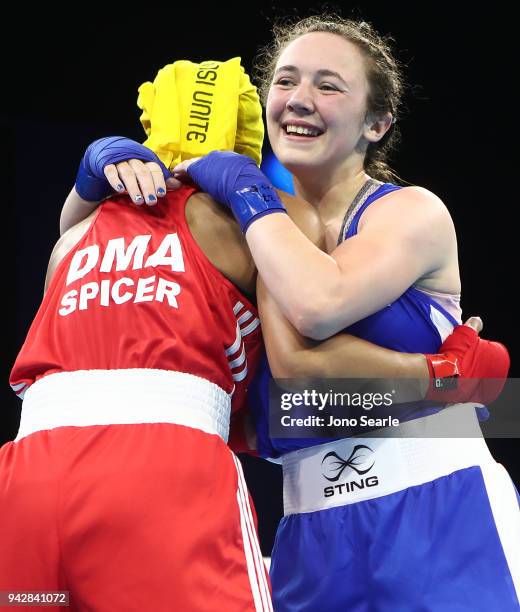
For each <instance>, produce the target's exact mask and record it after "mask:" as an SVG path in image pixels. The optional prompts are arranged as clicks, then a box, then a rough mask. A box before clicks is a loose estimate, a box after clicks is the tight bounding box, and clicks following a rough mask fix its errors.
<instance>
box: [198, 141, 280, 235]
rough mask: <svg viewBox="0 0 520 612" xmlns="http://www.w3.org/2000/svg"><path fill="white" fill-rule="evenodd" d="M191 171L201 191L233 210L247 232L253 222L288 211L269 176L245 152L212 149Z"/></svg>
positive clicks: (242, 228) (243, 229)
mask: <svg viewBox="0 0 520 612" xmlns="http://www.w3.org/2000/svg"><path fill="white" fill-rule="evenodd" d="M188 174H189V175H190V177H191V178H192V179H193V180H194V181H195V183H197V185H198V186H199V187H200V188H201V189H202V191H205V192H206V193H209V194H210V196H212V197H213V198H214V199H215V200H217V202H220V203H221V204H225V205H226V206H227V207H228V208H230V209H231V210H232V211H233V214H234V215H235V218H236V220H237V221H238V223H239V225H240V228H241V230H242V231H243V232H244V234H245V233H246V231H247V229H248V228H249V226H250V225H251V223H252V222H253V221H256V220H257V219H260V218H261V217H263V216H265V215H268V214H271V213H275V212H287V211H286V210H285V207H284V205H283V204H282V201H281V200H280V198H279V197H278V194H277V193H276V190H275V188H274V187H273V186H272V185H271V183H270V182H269V179H267V177H266V176H265V175H264V174H263V173H262V172H261V171H260V170H259V169H258V167H257V166H256V164H255V162H254V161H253V160H252V159H251V158H249V157H247V156H245V155H239V154H238V153H232V152H231V151H213V152H211V153H209V154H208V155H206V156H205V157H203V158H202V159H199V160H198V161H196V162H195V163H193V164H191V165H190V166H189V168H188Z"/></svg>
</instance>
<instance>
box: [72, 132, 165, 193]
mask: <svg viewBox="0 0 520 612" xmlns="http://www.w3.org/2000/svg"><path fill="white" fill-rule="evenodd" d="M128 159H140V160H141V161H144V162H156V163H157V164H159V165H160V166H161V170H162V171H163V174H164V177H165V178H170V177H171V176H172V175H171V173H170V171H169V170H168V169H167V168H166V166H165V165H164V164H163V163H162V161H161V160H160V159H159V158H158V157H157V155H156V154H155V153H154V152H153V151H152V150H150V149H148V148H147V147H145V146H143V145H142V144H139V143H138V142H135V140H130V138H125V137H124V136H108V137H107V138H100V139H99V140H95V141H94V142H93V143H92V144H90V145H89V146H88V148H87V150H86V151H85V155H84V156H83V159H82V160H81V163H80V165H79V169H78V174H77V176H76V184H75V188H76V191H77V193H78V195H79V196H80V197H81V198H83V199H84V200H87V201H88V202H98V201H100V200H103V199H104V198H106V197H107V196H109V195H110V194H111V193H112V191H113V189H112V187H111V186H110V183H109V182H108V180H107V178H106V176H105V174H104V172H103V170H104V168H105V167H106V166H108V165H110V164H117V163H119V162H122V161H126V160H128Z"/></svg>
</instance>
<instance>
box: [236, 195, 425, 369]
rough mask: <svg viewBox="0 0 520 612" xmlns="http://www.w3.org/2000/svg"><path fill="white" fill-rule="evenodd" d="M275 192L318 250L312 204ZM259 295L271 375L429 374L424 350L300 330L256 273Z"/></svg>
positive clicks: (321, 241)
mask: <svg viewBox="0 0 520 612" xmlns="http://www.w3.org/2000/svg"><path fill="white" fill-rule="evenodd" d="M279 195H280V196H281V198H282V201H283V203H284V205H285V206H286V208H287V211H288V213H289V216H290V218H291V219H292V221H293V222H294V224H295V226H296V227H297V228H298V230H299V231H301V232H302V233H303V235H304V236H305V237H306V240H307V241H310V243H312V245H315V246H316V248H317V249H319V250H320V252H321V249H322V248H324V245H325V234H324V228H323V225H322V224H321V221H320V219H319V216H318V214H317V212H316V210H315V209H314V208H313V207H312V206H311V205H310V204H308V203H307V202H305V201H304V200H301V199H299V198H294V197H290V196H288V195H287V194H283V193H281V192H279ZM272 216H273V217H274V216H280V217H281V216H282V215H272ZM246 237H247V234H246ZM257 300H258V309H259V312H260V318H261V321H262V333H263V337H264V341H265V346H266V351H267V356H268V360H269V365H270V367H271V372H272V374H273V376H274V377H275V378H312V377H318V378H343V377H349V378H350V377H352V378H414V379H424V380H428V378H429V370H428V365H427V361H426V358H425V357H424V355H422V354H408V353H399V352H397V351H392V350H389V349H385V348H383V347H380V346H377V345H375V344H372V343H371V342H367V341H366V340H362V339H360V338H356V337H355V336H351V335H349V334H344V333H341V334H337V335H335V336H333V337H332V338H329V339H328V340H326V341H324V342H316V341H314V340H311V339H310V338H307V337H304V336H302V335H301V334H300V333H298V331H297V330H296V329H295V327H294V326H293V325H292V324H291V323H290V322H289V321H288V319H287V318H286V317H285V316H284V313H283V312H282V310H281V308H280V307H279V305H278V304H277V302H276V300H275V299H274V297H273V296H272V295H271V294H270V293H269V291H268V290H267V287H266V285H265V282H264V281H263V279H262V278H261V277H260V276H259V277H258V281H257Z"/></svg>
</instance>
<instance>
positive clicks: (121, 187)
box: [116, 183, 124, 191]
mask: <svg viewBox="0 0 520 612" xmlns="http://www.w3.org/2000/svg"><path fill="white" fill-rule="evenodd" d="M116 189H117V190H118V191H123V189H124V187H123V185H121V183H118V184H117V185H116Z"/></svg>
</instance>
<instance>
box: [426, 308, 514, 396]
mask: <svg viewBox="0 0 520 612" xmlns="http://www.w3.org/2000/svg"><path fill="white" fill-rule="evenodd" d="M482 327H483V325H482V320H481V319H480V318H479V317H471V318H470V319H468V320H467V321H466V323H465V324H464V325H459V326H458V327H456V328H455V329H454V330H453V332H452V333H451V334H450V335H449V336H448V337H447V338H446V340H445V341H444V342H443V344H442V346H441V347H440V349H439V353H438V354H436V355H426V359H427V361H428V368H429V370H430V377H431V378H432V380H433V381H435V380H439V379H440V380H441V381H442V379H443V378H452V377H458V384H457V388H456V389H455V390H453V391H444V390H443V389H442V385H441V387H440V388H439V387H435V386H432V387H431V389H430V391H429V392H428V395H427V398H426V399H432V400H433V399H436V400H439V401H443V402H450V403H453V402H476V403H481V404H489V403H490V402H493V401H494V400H495V399H497V397H498V396H499V395H500V393H501V391H502V389H503V387H504V384H505V379H506V378H507V374H508V371H509V366H510V359H509V353H508V351H507V348H506V347H505V346H504V345H503V344H501V343H500V342H490V341H489V340H483V339H482V338H479V336H478V333H479V332H480V331H481V330H482Z"/></svg>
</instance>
